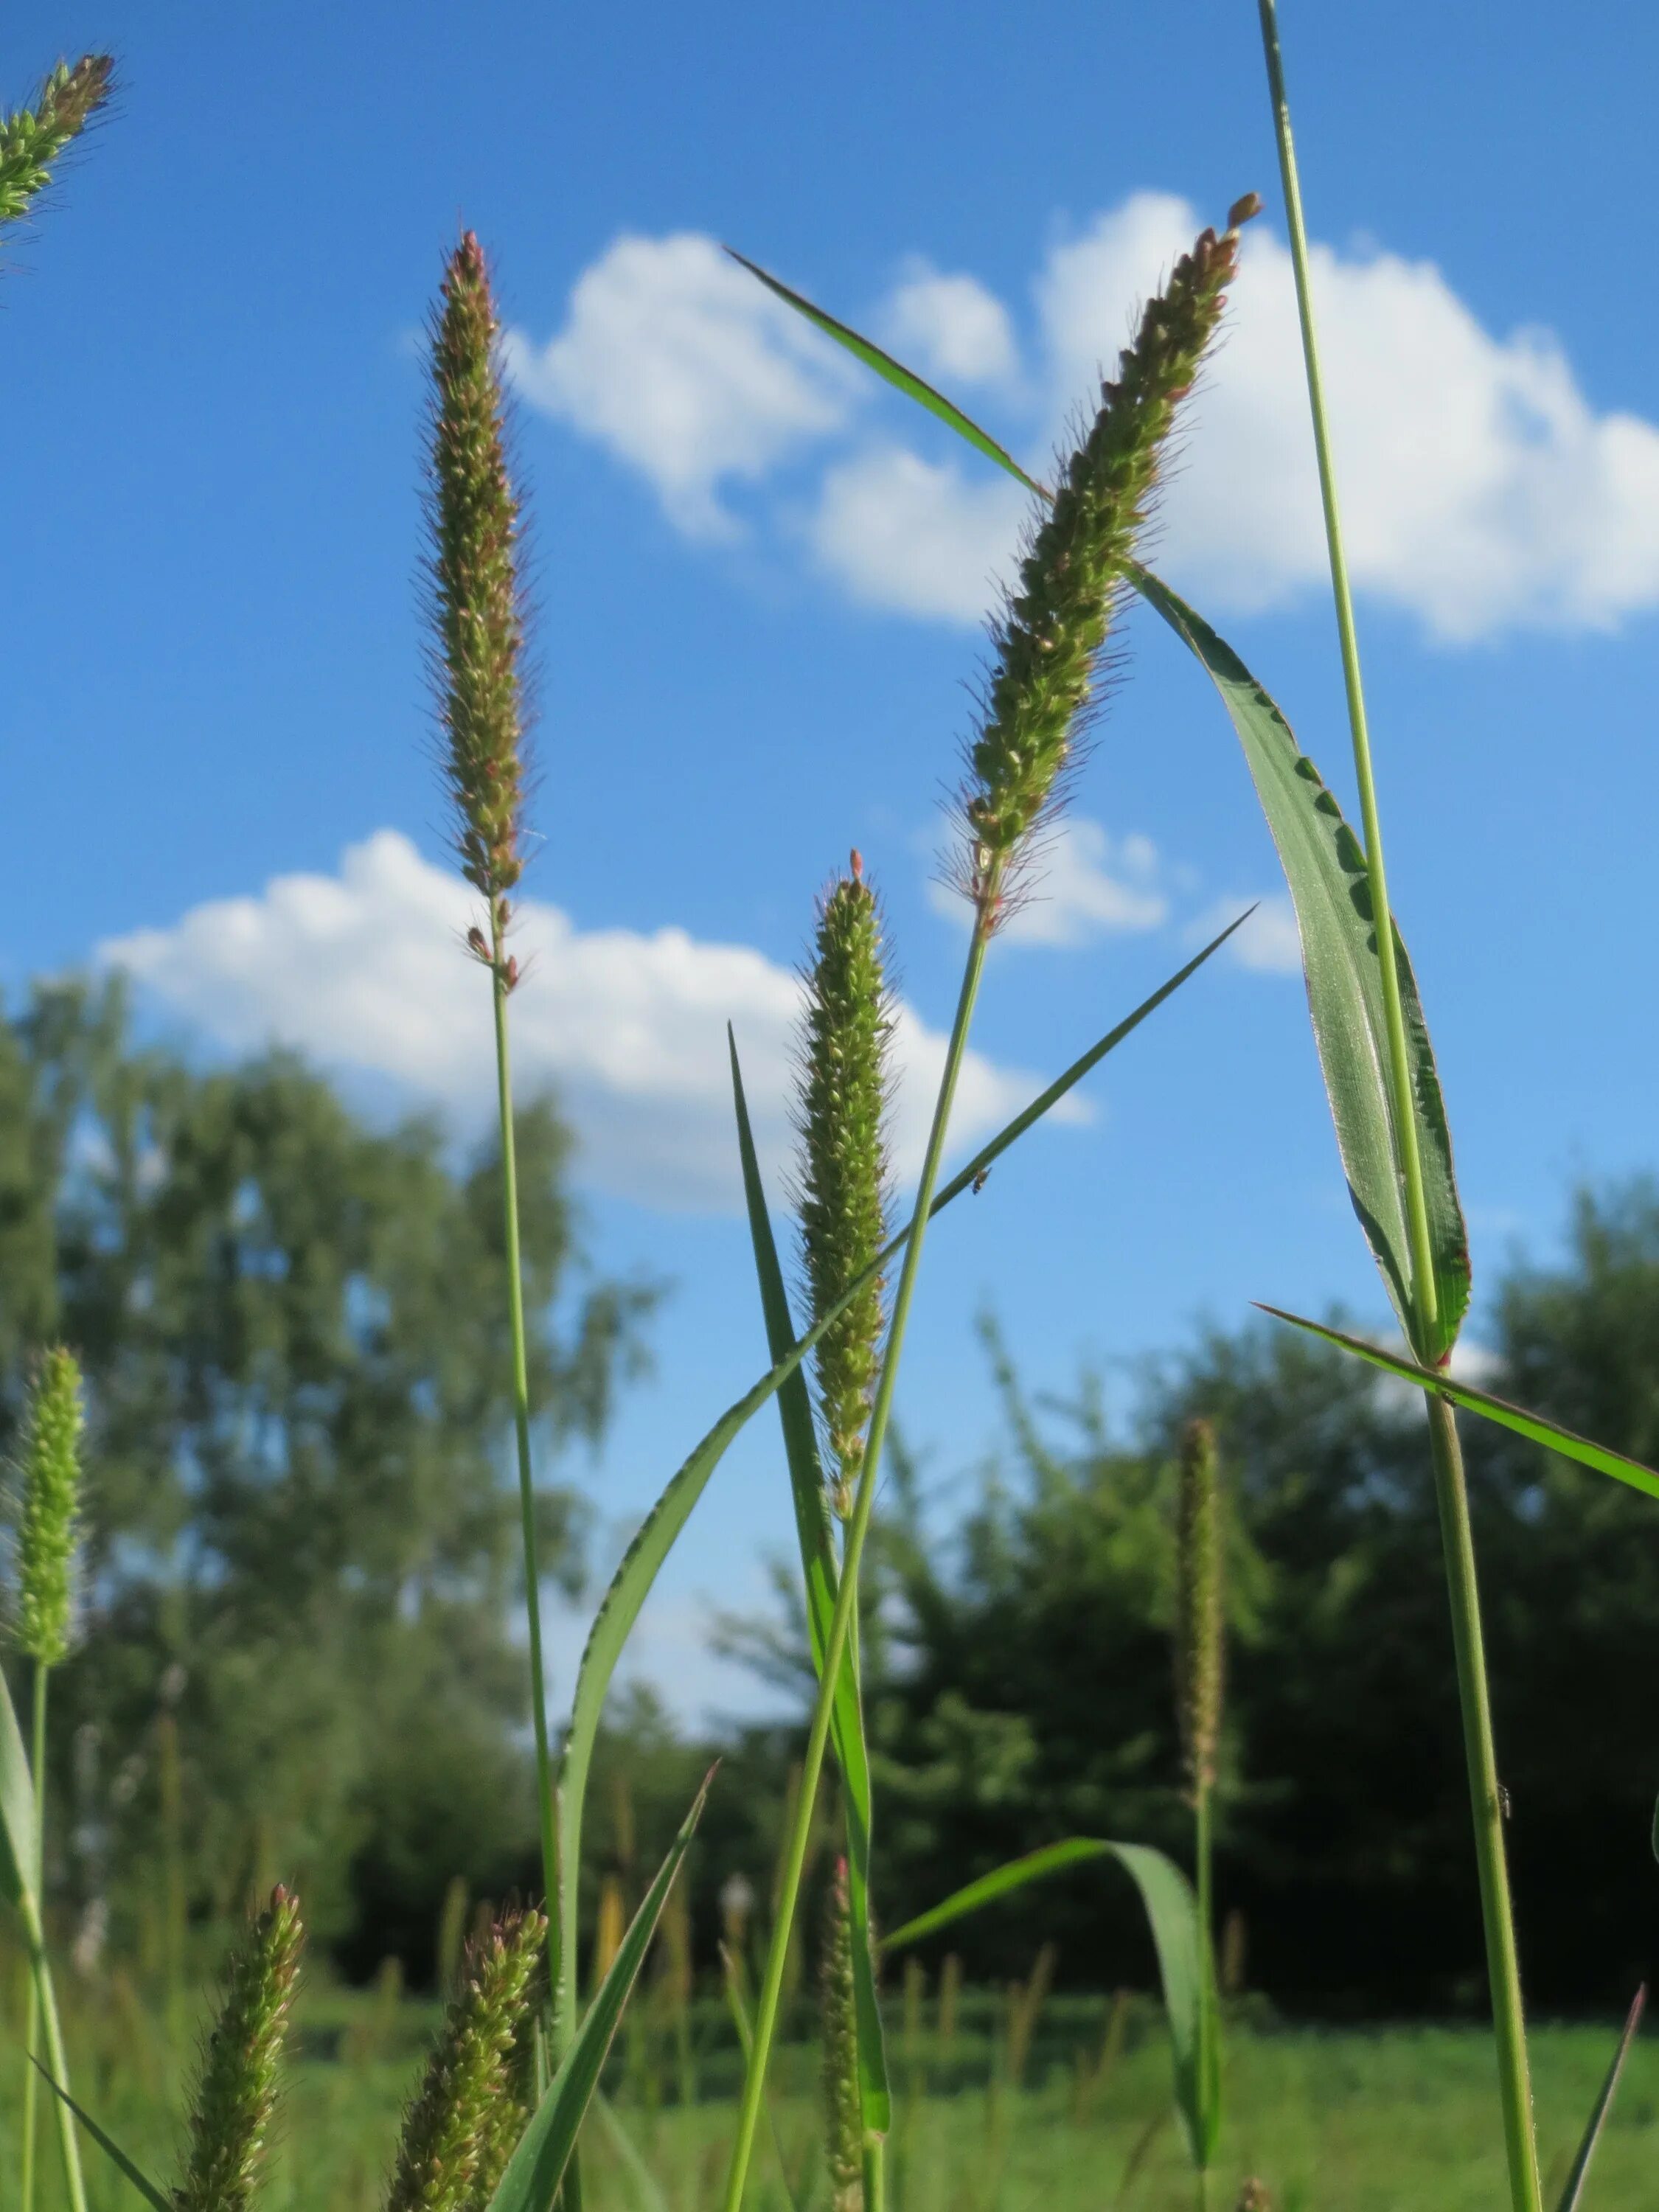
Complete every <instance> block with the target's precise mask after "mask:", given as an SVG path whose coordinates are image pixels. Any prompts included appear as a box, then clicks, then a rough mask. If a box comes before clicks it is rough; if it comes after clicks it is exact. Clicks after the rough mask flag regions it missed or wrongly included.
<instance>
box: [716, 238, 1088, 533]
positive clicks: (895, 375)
mask: <svg viewBox="0 0 1659 2212" xmlns="http://www.w3.org/2000/svg"><path fill="white" fill-rule="evenodd" d="M726 252H728V253H729V254H730V255H731V257H732V259H733V261H735V262H736V263H737V264H738V266H739V267H740V268H743V269H746V270H748V271H749V273H750V276H758V277H759V279H760V281H761V283H763V284H764V285H765V287H766V289H767V290H768V291H769V292H770V293H773V294H774V295H775V296H776V297H777V298H778V299H780V300H781V301H783V302H784V304H785V306H786V307H793V309H794V310H795V313H797V314H798V315H804V316H805V319H806V320H807V321H808V322H809V323H811V324H812V325H814V326H815V327H816V328H817V329H818V330H821V331H823V333H824V336H825V337H831V338H833V339H834V340H835V342H836V344H837V345H838V346H845V348H846V349H847V350H848V353H850V354H851V355H853V356H854V358H855V359H856V360H858V361H861V362H863V363H864V365H865V367H866V368H873V369H874V371H875V372H876V374H877V375H878V376H879V377H880V378H882V379H883V380H884V382H886V383H888V384H890V385H892V386H894V387H895V389H896V390H897V391H900V392H903V394H904V395H905V397H906V398H908V399H914V400H915V403H916V404H917V405H918V406H919V407H925V408H926V409H927V412H928V413H929V414H930V415H936V416H938V417H939V421H940V422H944V423H947V424H948V425H949V426H950V428H951V429H952V430H954V431H955V432H956V434H957V436H958V437H960V438H965V439H966V440H967V441H968V443H969V445H970V446H972V447H975V448H976V449H977V450H978V451H979V452H980V453H983V454H984V456H985V458H986V459H987V460H991V461H994V462H995V463H996V465H997V466H998V467H999V468H1000V469H1006V471H1008V474H1009V475H1010V476H1011V477H1017V478H1018V481H1019V482H1020V483H1023V484H1024V487H1025V489H1027V491H1034V492H1036V495H1037V496H1038V497H1039V498H1040V499H1048V498H1050V497H1052V494H1051V493H1050V492H1049V490H1048V487H1047V486H1046V485H1045V484H1040V483H1038V482H1037V480H1036V477H1030V476H1027V475H1026V473H1025V471H1024V469H1023V468H1021V466H1020V465H1019V463H1018V461H1017V460H1016V459H1014V457H1013V455H1012V453H1010V452H1009V451H1008V450H1007V448H1006V447H1004V446H1000V445H999V444H998V443H997V441H996V440H995V439H994V437H993V436H992V435H991V434H990V432H989V431H988V430H981V428H980V426H979V424H978V423H977V422H975V421H974V420H973V418H972V416H969V415H964V414H963V411H962V410H961V408H960V407H958V406H957V404H956V402H955V401H954V400H953V399H947V398H945V394H944V393H943V392H936V391H935V390H934V389H933V386H932V385H931V384H929V383H928V382H927V380H926V379H925V378H924V377H920V376H918V375H917V374H916V373H915V369H913V368H906V367H905V366H904V363H903V362H902V361H895V360H894V358H893V356H892V355H891V354H890V353H885V352H884V351H883V349H881V347H880V346H878V345H877V344H875V343H873V342H872V340H871V339H869V338H866V337H860V335H859V333H858V331H855V330H854V329H853V328H852V327H851V325H848V324H847V323H842V322H838V321H837V320H836V317H835V316H834V315H830V314H826V313H824V311H823V308H822V307H814V306H813V304H812V302H811V301H810V300H809V299H807V298H806V296H805V294H804V293H800V292H793V291H791V289H789V287H788V285H787V284H784V283H780V282H779V280H778V278H777V277H775V276H771V275H769V273H768V271H767V270H764V269H763V268H762V267H761V265H760V264H759V263H758V262H757V261H750V258H748V256H747V255H746V254H743V253H739V252H738V250H737V248H736V247H735V246H727V247H726Z"/></svg>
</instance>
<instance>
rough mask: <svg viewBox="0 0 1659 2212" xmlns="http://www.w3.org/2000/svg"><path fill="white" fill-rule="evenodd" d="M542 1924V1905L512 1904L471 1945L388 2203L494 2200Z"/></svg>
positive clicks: (446, 2210)
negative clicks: (515, 1909)
mask: <svg viewBox="0 0 1659 2212" xmlns="http://www.w3.org/2000/svg"><path fill="white" fill-rule="evenodd" d="M546 1934H547V1925H546V1923H545V1921H544V1919H543V1917H542V1916H541V1914H540V1913H539V1912H526V1913H519V1914H513V1915H510V1916H509V1917H507V1919H505V1920H501V1921H498V1922H497V1923H496V1924H495V1927H494V1928H492V1929H490V1931H489V1935H488V1936H486V1937H484V1938H483V1941H482V1942H477V1943H475V1944H473V1945H472V1946H471V1948H469V1950H468V1953H467V1958H466V1964H465V1968H464V1970H463V1972H462V1977H461V1986H460V1989H459V1991H458V1992H457V1994H456V1996H454V1997H453V2000H452V2001H451V2003H450V2007H449V2011H448V2015H447V2017H446V2019H445V2021H444V2026H443V2033H442V2034H441V2037H440V2039H439V2043H438V2047H437V2049H436V2050H435V2051H434V2052H433V2054H432V2057H431V2059H430V2061H429V2063H428V2066H427V2070H426V2079H425V2081H423V2082H422V2085H421V2087H420V2091H419V2093H418V2094H417V2095H416V2099H415V2101H414V2103H413V2104H412V2105H411V2106H410V2108H409V2112H408V2115H407V2117H406V2118H405V2119H404V2132H403V2139H402V2141H401V2142H400V2143H399V2144H398V2163H397V2167H396V2170H395V2172H393V2174H392V2187H391V2191H390V2193H389V2194H388V2196H387V2198H386V2212H475V2208H476V2212H483V2206H484V2205H486V2204H487V2203H488V2202H489V2197H490V2195H491V2193H492V2191H494V2189H495V2184H496V2182H497V2181H498V2180H499V2179H501V2169H502V2168H503V2167H504V2166H505V2165H506V2163H507V2157H508V2156H509V2155H510V2154H511V2151H512V2148H513V2142H512V2141H511V2140H507V2136H508V2133H509V2131H508V2130H504V2129H502V2128H501V2125H500V2122H501V2111H502V2107H503V2106H507V2107H508V2108H509V2109H510V2110H512V2111H513V2112H517V2111H518V2110H519V2098H518V2096H517V2093H516V2088H517V2076H516V2073H515V2069H514V2068H513V2045H514V2044H515V2041H516V2040H517V2039H518V2037H519V2033H520V2029H521V2028H522V2027H524V2025H525V2021H526V2017H527V2015H528V2013H529V2010H530V2005H531V2000H532V1995H533V1993H534V1990H535V1987H536V1983H537V1976H538V1968H539V1966H540V1963H541V1949H542V1945H543V1943H544V1940H545V1938H546ZM514 2139H516V2138H514Z"/></svg>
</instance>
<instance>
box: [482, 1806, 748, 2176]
mask: <svg viewBox="0 0 1659 2212" xmlns="http://www.w3.org/2000/svg"><path fill="white" fill-rule="evenodd" d="M713 1779H714V1775H713V1772H712V1771H711V1772H710V1773H709V1774H708V1775H707V1776H706V1777H705V1778H704V1780H703V1784H702V1789H701V1790H698V1792H697V1794H696V1797H695V1799H694V1800H693V1801H692V1805H691V1809H690V1812H689V1813H688V1814H686V1816H685V1819H684V1822H683V1823H682V1825H681V1827H680V1832H679V1833H678V1835H677V1836H676V1837H675V1838H674V1840H673V1842H672V1844H671V1845H670V1846H669V1850H668V1856H667V1857H666V1858H665V1859H664V1861H663V1863H662V1864H661V1866H660V1867H659V1869H657V1874H656V1878H655V1880H654V1881H653V1882H652V1884H651V1887H650V1888H649V1889H648V1890H647V1892H646V1893H645V1896H644V1898H643V1899H641V1904H640V1909H639V1911H637V1912H636V1913H635V1915H634V1917H633V1919H632V1921H631V1922H630V1923H629V1929H628V1933H627V1934H626V1935H625V1936H623V1940H622V1942H621V1943H620V1944H619V1945H618V1947H617V1955H616V1957H615V1958H614V1959H613V1960H611V1970H610V1972H608V1973H607V1974H606V1975H605V1979H604V1981H603V1982H601V1983H600V1984H599V1990H598V1991H597V1992H596V1994H595V1996H594V1998H593V2001H592V2003H591V2004H590V2005H589V2006H588V2008H587V2011H586V2014H585V2015H584V2016H583V2019H582V2023H581V2026H580V2027H579V2028H578V2029H577V2031H576V2033H575V2035H574V2037H573V2038H572V2039H571V2043H570V2047H569V2049H568V2051H566V2053H565V2055H564V2057H563V2059H562V2062H561V2063H560V2066H559V2069H558V2071H557V2073H556V2074H555V2075H554V2076H553V2079H552V2081H551V2082H550V2084H549V2085H548V2088H547V2091H546V2093H545V2094H544V2096H543V2098H542V2100H541V2101H540V2103H539V2104H538V2106H537V2107H536V2109H535V2111H534V2112H533V2113H532V2115H531V2118H530V2124H529V2126H528V2127H527V2128H526V2130H525V2131H524V2134H523V2135H522V2136H520V2140H519V2145H518V2148H517V2149H516V2150H515V2151H514V2152H513V2155H512V2157H511V2158H510V2159H509V2160H507V2171H506V2172H504V2173H503V2174H502V2176H501V2180H500V2181H499V2182H498V2183H497V2184H496V2187H495V2195H494V2196H493V2197H491V2198H490V2200H489V2206H488V2208H487V2212H551V2208H552V2204H553V2200H554V2198H555V2197H556V2196H557V2195H558V2191H559V2184H560V2182H561V2181H562V2179H564V2172H565V2168H566V2166H568V2164H569V2163H570V2154H571V2153H572V2151H574V2148H575V2147H576V2137H577V2136H578V2134H579V2133H580V2130H581V2124H582V2122H583V2120H584V2119H585V2118H586V2114H587V2107H588V2105H589V2103H590V2102H591V2100H592V2096H593V2093H594V2091H595V2090H596V2089H597V2088H598V2087H599V2075H601V2073H602V2072H603V2071H604V2069H605V2059H606V2057H608V2055H609V2053H610V2050H611V2043H612V2042H613V2040H614V2039H615V2037H616V2033H617V2028H618V2027H620V2026H621V2024H622V2016H623V2010H624V2008H626V2006H627V2003H628V2000H629V1996H630V1995H631V1994H632V1992H633V1988H634V1984H635V1981H636V1980H637V1979H638V1978H639V1972H640V1969H641V1966H643V1965H644V1964H645V1954H646V1953H647V1951H648V1950H649V1949H650V1948H651V1938H652V1937H653V1936H654V1935H655V1934H656V1932H657V1923H658V1921H659V1919H660V1918H661V1917H662V1909H663V1907H664V1905H666V1903H667V1902H668V1893H669V1891H670V1890H671V1888H672V1887H673V1886H674V1877H675V1875H677V1874H678V1872H679V1870H680V1863H681V1861H682V1860H683V1859H684V1857H685V1854H686V1850H687V1848H688V1847H689V1845H690V1841H691V1837H692V1833H693V1831H694V1830H695V1829H696V1825H697V1821H698V1819H699V1817H700V1815H701V1814H702V1808H703V1803H704V1801H705V1800H706V1799H707V1797H708V1784H709V1783H710V1782H711V1781H712V1780H713Z"/></svg>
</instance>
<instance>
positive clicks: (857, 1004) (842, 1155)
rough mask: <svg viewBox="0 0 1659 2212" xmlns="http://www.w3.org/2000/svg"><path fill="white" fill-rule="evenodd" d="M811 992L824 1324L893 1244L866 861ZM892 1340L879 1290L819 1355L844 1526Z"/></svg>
mask: <svg viewBox="0 0 1659 2212" xmlns="http://www.w3.org/2000/svg"><path fill="white" fill-rule="evenodd" d="M806 983H807V1003H806V1016H805V1025H804V1036H803V1040H802V1054H801V1060H802V1066H801V1073H800V1088H799V1100H798V1104H797V1121H798V1122H799V1130H800V1141H801V1167H800V1222H801V1256H802V1259H803V1261H804V1263H805V1271H806V1277H807V1282H808V1285H809V1287H810V1290H811V1310H812V1318H813V1320H814V1321H819V1320H822V1318H823V1316H824V1315H825V1314H826V1313H828V1312H829V1310H830V1308H831V1307H832V1306H834V1305H835V1304H836V1301H837V1300H838V1299H840V1298H841V1297H842V1296H843V1295H844V1294H845V1292H846V1291H847V1288H848V1285H849V1284H850V1283H852V1282H853V1281H854V1280H855V1279H856V1278H857V1277H858V1276H860V1274H862V1273H863V1272H864V1270H865V1269H866V1267H868V1266H869V1264H870V1262H871V1261H872V1259H873V1258H874V1257H875V1255H876V1254H877V1252H878V1251H879V1249H881V1247H882V1245H883V1244H884V1243H885V1241H886V1237H887V1208H886V1197H887V1142H886V1124H887V1118H888V1109H889V1106H890V1093H891V1081H890V1070H889V1066H888V1045H889V1042H890V1038H891V1035H892V1015H891V1009H890V1006H889V1003H888V996H887V981H886V961H885V950H884V944H883V936H882V921H881V910H880V908H879V906H878V902H877V900H876V896H875V893H874V891H873V890H872V889H871V887H870V885H869V884H868V883H867V882H866V879H865V875H864V869H863V865H862V863H861V861H860V859H859V856H858V854H856V853H854V855H853V858H852V869H851V873H850V874H848V875H846V876H843V877H842V878H841V879H840V880H839V881H838V882H836V884H833V885H832V886H831V888H830V889H829V891H827V892H826V893H825V894H824V896H823V898H822V899H821V900H820V901H819V902H818V924H817V943H816V945H815V948H814V957H813V961H812V964H811V969H809V971H808V974H807V978H806ZM881 1331H882V1285H881V1283H880V1281H879V1279H878V1280H877V1281H875V1282H873V1283H872V1284H871V1285H869V1286H868V1287H867V1289H866V1290H865V1291H862V1292H860V1295H859V1297H856V1298H854V1301H853V1303H852V1304H851V1305H849V1306H848V1309H847V1310H846V1312H845V1313H844V1314H842V1316H841V1317H840V1319H839V1320H838V1321H836V1322H834V1323H833V1324H832V1326H831V1327H830V1328H829V1329H828V1330H827V1331H826V1332H825V1334H824V1335H823V1339H822V1340H821V1341H820V1343H819V1345H818V1349H817V1380H818V1402H819V1406H820V1408H821V1410H822V1413H823V1425H824V1431H825V1433H826V1436H827V1438H828V1442H829V1451H830V1455H831V1458H832V1460H833V1462H834V1465H833V1468H832V1469H831V1473H830V1481H831V1486H832V1494H833V1502H834V1504H835V1508H836V1512H837V1513H838V1514H840V1516H842V1519H843V1520H844V1519H845V1518H846V1517H847V1516H848V1513H849V1512H850V1511H851V1510H852V1500H853V1492H854V1489H855V1487H856V1486H857V1483H858V1476H859V1469H860V1467H861V1466H862V1464H863V1462H864V1443H865V1434H866V1430H867V1428H868V1426H869V1421H870V1404H871V1399H872V1395H873V1393H874V1390H875V1385H876V1376H877V1373H878V1368H879V1364H880V1358H879V1347H880V1341H881Z"/></svg>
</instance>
